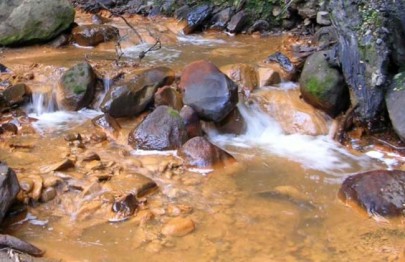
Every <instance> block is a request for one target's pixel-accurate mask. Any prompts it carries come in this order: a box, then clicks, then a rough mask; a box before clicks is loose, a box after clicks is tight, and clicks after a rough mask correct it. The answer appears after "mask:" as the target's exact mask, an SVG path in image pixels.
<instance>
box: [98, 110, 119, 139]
mask: <svg viewBox="0 0 405 262" xmlns="http://www.w3.org/2000/svg"><path fill="white" fill-rule="evenodd" d="M91 122H92V123H93V125H95V126H97V127H100V128H101V129H102V130H104V131H105V132H107V133H109V134H112V135H117V134H118V132H119V131H120V130H121V126H120V124H119V123H118V121H117V120H116V119H115V118H113V117H111V116H110V115H108V114H103V115H101V116H97V117H95V118H93V119H92V120H91Z"/></svg>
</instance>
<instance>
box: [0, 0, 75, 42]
mask: <svg viewBox="0 0 405 262" xmlns="http://www.w3.org/2000/svg"><path fill="white" fill-rule="evenodd" d="M74 16H75V11H74V9H73V7H72V6H71V5H70V3H69V1H67V0H43V1H37V0H26V1H22V0H15V1H1V2H0V45H3V46H4V45H17V44H25V43H33V42H43V41H47V40H50V39H52V38H54V37H55V36H57V35H58V34H59V33H61V32H63V31H64V30H65V29H67V28H69V26H70V25H71V24H72V23H73V20H74Z"/></svg>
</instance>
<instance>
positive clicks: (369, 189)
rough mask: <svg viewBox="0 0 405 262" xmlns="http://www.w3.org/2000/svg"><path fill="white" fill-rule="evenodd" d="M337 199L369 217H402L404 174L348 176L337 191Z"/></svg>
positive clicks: (404, 194)
mask: <svg viewBox="0 0 405 262" xmlns="http://www.w3.org/2000/svg"><path fill="white" fill-rule="evenodd" d="M339 198H340V199H341V200H342V201H344V202H345V203H347V204H352V205H353V204H354V205H357V206H359V207H361V208H363V209H364V210H366V211H367V213H368V214H370V215H380V216H388V217H390V216H399V215H404V209H405V172H404V171H399V170H393V171H389V170H376V171H369V172H365V173H360V174H357V175H353V176H349V177H348V178H346V180H345V181H344V182H343V184H342V186H341V188H340V190H339Z"/></svg>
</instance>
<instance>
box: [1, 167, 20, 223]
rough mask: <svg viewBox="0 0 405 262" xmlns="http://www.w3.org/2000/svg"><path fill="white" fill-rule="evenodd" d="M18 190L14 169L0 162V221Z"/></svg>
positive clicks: (18, 185)
mask: <svg viewBox="0 0 405 262" xmlns="http://www.w3.org/2000/svg"><path fill="white" fill-rule="evenodd" d="M19 191H20V184H19V183H18V180H17V176H16V174H15V173H14V171H13V170H12V169H11V168H9V167H8V166H6V165H5V164H2V163H0V199H1V201H0V223H1V222H2V221H3V219H4V216H5V215H6V213H7V210H8V209H9V207H10V206H11V204H13V202H14V200H15V198H16V197H17V194H18V192H19Z"/></svg>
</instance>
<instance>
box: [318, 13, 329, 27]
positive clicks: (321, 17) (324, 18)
mask: <svg viewBox="0 0 405 262" xmlns="http://www.w3.org/2000/svg"><path fill="white" fill-rule="evenodd" d="M329 16H330V15H329V12H326V11H319V12H318V13H317V14H316V23H317V24H319V25H331V24H332V22H331V21H330V17H329Z"/></svg>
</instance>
